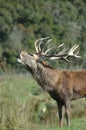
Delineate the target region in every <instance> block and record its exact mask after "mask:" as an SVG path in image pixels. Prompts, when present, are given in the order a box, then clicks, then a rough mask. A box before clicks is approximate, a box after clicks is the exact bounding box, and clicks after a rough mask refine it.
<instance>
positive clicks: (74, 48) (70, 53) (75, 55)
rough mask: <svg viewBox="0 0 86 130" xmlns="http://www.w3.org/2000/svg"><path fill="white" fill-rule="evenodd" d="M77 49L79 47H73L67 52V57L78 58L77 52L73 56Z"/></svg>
mask: <svg viewBox="0 0 86 130" xmlns="http://www.w3.org/2000/svg"><path fill="white" fill-rule="evenodd" d="M78 47H79V45H74V46H73V47H72V48H71V49H70V50H69V52H68V56H74V57H76V58H80V57H81V56H78V53H79V51H78V52H76V53H75V54H74V51H75V50H76V49H77V48H78Z"/></svg>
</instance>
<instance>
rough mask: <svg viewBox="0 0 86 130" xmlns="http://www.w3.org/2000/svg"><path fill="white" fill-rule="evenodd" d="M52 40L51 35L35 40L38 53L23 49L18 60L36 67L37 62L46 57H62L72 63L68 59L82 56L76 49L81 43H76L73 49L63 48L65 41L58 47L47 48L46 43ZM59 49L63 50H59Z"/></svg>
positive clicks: (50, 58)
mask: <svg viewBox="0 0 86 130" xmlns="http://www.w3.org/2000/svg"><path fill="white" fill-rule="evenodd" d="M51 41H52V39H50V38H49V37H46V38H41V39H38V40H36V41H35V49H36V53H35V54H31V53H28V52H25V51H21V52H20V59H18V62H20V63H22V64H23V65H25V66H28V67H30V68H36V67H37V63H42V61H44V60H45V59H49V60H60V59H61V60H65V61H66V62H70V63H72V61H70V60H69V59H68V58H69V57H76V58H80V56H78V53H79V51H77V50H76V49H77V48H78V47H79V45H74V46H73V47H72V48H71V49H69V48H64V49H62V48H63V46H64V43H62V44H61V45H59V46H58V47H56V46H52V47H50V48H49V49H47V50H46V45H47V44H48V43H50V42H51ZM59 49H60V50H61V49H62V50H61V51H59Z"/></svg>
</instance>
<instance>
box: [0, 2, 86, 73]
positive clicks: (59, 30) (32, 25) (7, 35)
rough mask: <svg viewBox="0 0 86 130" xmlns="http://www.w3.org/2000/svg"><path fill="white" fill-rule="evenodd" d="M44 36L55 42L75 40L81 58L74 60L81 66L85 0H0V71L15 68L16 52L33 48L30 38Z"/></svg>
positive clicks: (85, 52)
mask: <svg viewBox="0 0 86 130" xmlns="http://www.w3.org/2000/svg"><path fill="white" fill-rule="evenodd" d="M46 36H49V37H51V38H52V39H53V42H55V44H57V45H59V44H60V43H63V42H64V43H65V44H66V46H67V47H68V46H69V47H70V46H73V45H74V44H79V45H80V55H81V56H82V59H81V60H77V65H79V67H82V68H85V67H86V1H85V0H15V1H14V0H0V66H1V69H0V71H3V70H4V71H6V70H9V69H15V68H19V67H18V64H17V61H16V58H17V56H18V52H19V51H20V50H21V49H25V50H27V51H31V52H34V41H35V40H36V39H37V38H40V37H46ZM74 61H76V59H74ZM64 64H65V63H57V64H56V65H58V66H62V67H64ZM52 65H53V63H52ZM65 66H67V64H66V65H65Z"/></svg>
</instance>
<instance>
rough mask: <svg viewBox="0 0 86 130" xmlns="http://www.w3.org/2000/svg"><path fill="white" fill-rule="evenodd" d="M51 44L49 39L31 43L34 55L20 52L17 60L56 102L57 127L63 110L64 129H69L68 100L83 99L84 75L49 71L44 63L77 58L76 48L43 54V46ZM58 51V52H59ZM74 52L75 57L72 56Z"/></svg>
mask: <svg viewBox="0 0 86 130" xmlns="http://www.w3.org/2000/svg"><path fill="white" fill-rule="evenodd" d="M50 41H51V39H49V37H47V38H41V39H39V40H36V41H35V49H36V54H31V53H28V52H26V51H21V52H20V58H19V59H18V61H19V62H21V63H22V64H23V65H24V66H25V67H26V69H27V70H28V71H29V72H31V74H32V75H33V77H34V78H35V80H36V81H37V82H38V84H39V85H40V86H41V87H42V88H43V89H44V90H46V91H47V92H48V93H49V94H50V96H51V97H52V98H53V99H54V100H56V102H57V105H58V111H59V126H60V127H62V108H63V106H65V114H66V119H67V125H68V126H70V102H71V100H75V99H79V98H83V97H85V96H86V71H85V70H82V71H68V70H59V69H54V68H52V67H50V66H49V65H48V64H47V63H46V62H45V61H44V60H45V59H50V60H55V59H57V60H60V59H62V60H65V61H67V62H71V61H70V60H69V57H76V58H80V56H78V51H77V52H76V49H77V48H78V45H74V46H73V47H72V48H71V49H62V50H61V48H62V47H63V44H61V45H59V46H58V47H55V46H54V47H51V48H49V49H47V50H46V44H48V43H49V42H50ZM58 49H60V50H61V51H60V52H59V51H58ZM75 52H76V53H75Z"/></svg>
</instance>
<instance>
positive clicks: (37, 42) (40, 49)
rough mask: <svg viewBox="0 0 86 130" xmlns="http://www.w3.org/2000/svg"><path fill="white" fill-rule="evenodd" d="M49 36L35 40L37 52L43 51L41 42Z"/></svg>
mask: <svg viewBox="0 0 86 130" xmlns="http://www.w3.org/2000/svg"><path fill="white" fill-rule="evenodd" d="M48 38H49V37H46V38H40V39H38V40H36V41H35V49H36V52H37V53H39V52H41V51H42V48H41V44H42V43H43V40H46V39H48Z"/></svg>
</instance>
